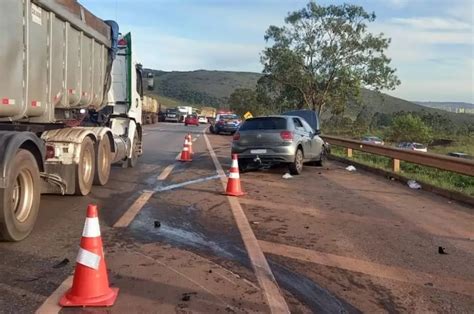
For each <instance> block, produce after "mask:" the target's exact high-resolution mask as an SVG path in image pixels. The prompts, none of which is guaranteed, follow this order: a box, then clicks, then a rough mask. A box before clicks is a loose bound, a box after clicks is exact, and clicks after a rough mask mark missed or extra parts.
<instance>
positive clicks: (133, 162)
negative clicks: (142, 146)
mask: <svg viewBox="0 0 474 314" xmlns="http://www.w3.org/2000/svg"><path fill="white" fill-rule="evenodd" d="M139 141H140V139H139V138H138V132H137V131H135V135H134V136H133V148H132V158H128V159H127V166H128V167H129V168H134V167H135V166H136V165H137V163H138V154H139Z"/></svg>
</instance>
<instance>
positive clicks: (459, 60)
mask: <svg viewBox="0 0 474 314" xmlns="http://www.w3.org/2000/svg"><path fill="white" fill-rule="evenodd" d="M79 1H80V3H82V4H83V5H84V6H85V7H86V8H88V9H89V10H90V11H91V12H93V13H94V14H95V15H97V16H98V17H100V18H102V19H104V20H106V19H113V20H116V21H117V22H118V23H119V25H120V29H121V32H124V33H125V32H128V31H131V32H132V36H133V37H132V38H133V42H134V49H135V53H136V57H137V58H138V61H139V62H141V63H142V64H143V65H144V67H146V68H152V69H157V70H164V71H192V70H198V69H206V70H229V71H245V72H261V71H262V68H263V67H262V64H261V63H260V53H261V51H262V50H263V49H264V47H265V45H266V43H265V40H264V34H265V31H266V29H267V28H268V26H270V25H277V26H282V25H283V24H284V18H285V17H286V15H287V14H288V13H289V12H292V11H295V10H299V9H301V8H303V7H304V6H305V5H306V3H307V2H308V1H301V0H188V1H184V0H79ZM344 2H347V3H351V4H357V5H361V6H363V7H364V8H365V10H366V11H368V12H375V14H376V16H377V19H376V21H375V22H374V23H370V24H369V31H371V32H373V33H377V34H378V33H381V32H382V33H384V34H385V36H387V37H390V38H391V39H392V43H391V45H390V48H389V49H388V51H387V55H388V56H389V57H390V58H391V59H392V62H391V65H392V66H393V67H395V68H396V69H397V75H398V77H399V79H400V80H401V82H402V83H401V85H400V86H398V87H397V88H396V90H393V91H388V94H390V95H393V96H396V97H400V98H403V99H407V100H420V101H464V102H471V103H474V26H473V25H474V22H473V16H474V4H473V3H474V1H473V0H346V1H339V0H332V1H331V0H324V1H322V0H321V1H317V3H318V4H321V5H327V4H341V3H344Z"/></svg>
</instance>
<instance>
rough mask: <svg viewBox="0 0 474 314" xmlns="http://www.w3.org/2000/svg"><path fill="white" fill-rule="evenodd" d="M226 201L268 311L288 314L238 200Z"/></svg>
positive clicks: (222, 175)
mask: <svg viewBox="0 0 474 314" xmlns="http://www.w3.org/2000/svg"><path fill="white" fill-rule="evenodd" d="M205 132H206V131H205V130H204V132H203V136H204V140H205V141H206V145H207V150H208V151H209V154H210V155H211V158H212V161H213V162H214V166H215V167H216V170H217V173H218V175H219V176H220V178H221V183H222V187H223V188H224V190H225V189H226V185H227V184H226V183H227V182H226V177H225V173H224V170H223V169H222V166H221V164H220V163H219V160H218V159H217V156H216V153H215V152H214V150H213V148H212V145H211V142H210V141H209V139H208V137H207V135H206V133H205ZM227 199H228V200H229V204H230V207H231V209H232V214H233V215H234V219H235V222H236V224H237V227H238V228H239V231H240V235H241V237H242V240H243V242H244V245H245V248H246V249H247V253H248V255H249V258H250V261H251V263H252V267H253V270H254V272H255V276H256V277H257V280H258V283H259V285H260V287H261V288H262V290H263V292H264V294H265V297H266V299H267V303H268V306H269V307H270V311H271V312H272V313H290V309H289V308H288V304H286V301H285V298H284V297H283V294H282V292H281V291H280V288H279V287H278V283H277V282H276V280H275V277H274V276H273V273H272V270H271V269H270V266H269V265H268V262H267V260H266V258H265V255H264V254H263V252H262V249H261V248H260V245H259V243H258V240H257V238H256V237H255V234H254V233H253V230H252V227H251V226H250V224H249V221H248V219H247V216H245V212H244V211H243V209H242V207H241V206H240V203H239V200H238V199H237V198H235V197H232V196H228V197H227Z"/></svg>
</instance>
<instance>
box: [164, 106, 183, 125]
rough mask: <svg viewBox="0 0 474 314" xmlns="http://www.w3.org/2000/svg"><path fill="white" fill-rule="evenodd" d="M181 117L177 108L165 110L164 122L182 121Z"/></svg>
mask: <svg viewBox="0 0 474 314" xmlns="http://www.w3.org/2000/svg"><path fill="white" fill-rule="evenodd" d="M182 117H183V115H182V114H181V112H180V111H178V109H177V108H169V109H166V114H165V121H171V122H179V121H182Z"/></svg>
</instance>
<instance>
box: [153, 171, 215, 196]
mask: <svg viewBox="0 0 474 314" xmlns="http://www.w3.org/2000/svg"><path fill="white" fill-rule="evenodd" d="M219 177H220V175H214V176H210V177H206V178H200V179H196V180H191V181H186V182H182V183H177V184H171V185H168V186H160V187H157V188H156V189H155V190H154V191H155V192H163V191H169V190H173V189H177V188H180V187H183V186H186V185H190V184H196V183H201V182H205V181H209V180H214V179H217V178H219Z"/></svg>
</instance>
